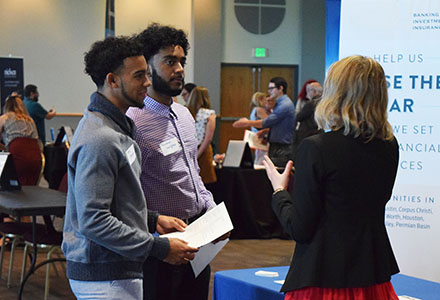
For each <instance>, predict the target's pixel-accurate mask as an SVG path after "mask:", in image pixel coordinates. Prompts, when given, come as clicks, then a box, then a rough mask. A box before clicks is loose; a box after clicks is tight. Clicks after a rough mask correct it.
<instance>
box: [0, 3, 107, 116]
mask: <svg viewBox="0 0 440 300" xmlns="http://www.w3.org/2000/svg"><path fill="white" fill-rule="evenodd" d="M104 13H105V1H96V0H94V1H69V0H33V1H29V0H13V1H11V0H0V20H1V26H0V40H1V42H0V56H7V55H9V54H12V55H13V56H19V57H23V58H24V83H25V85H26V84H29V83H32V84H35V85H37V86H38V89H39V92H40V102H41V104H42V105H43V106H44V107H46V108H47V109H48V108H50V107H51V106H55V108H56V110H57V112H64V113H72V112H80V113H81V112H83V110H84V108H85V107H86V105H87V103H88V102H89V97H90V93H91V92H92V91H93V90H95V87H94V84H93V83H92V81H91V80H90V79H89V77H88V76H86V74H84V71H83V70H84V63H83V54H84V52H86V51H87V50H88V48H89V47H90V45H91V44H92V42H94V41H96V40H98V39H101V38H103V37H104Z"/></svg>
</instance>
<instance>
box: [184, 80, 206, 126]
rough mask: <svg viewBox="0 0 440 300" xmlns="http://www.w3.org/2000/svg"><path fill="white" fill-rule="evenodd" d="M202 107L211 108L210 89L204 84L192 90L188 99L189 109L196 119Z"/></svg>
mask: <svg viewBox="0 0 440 300" xmlns="http://www.w3.org/2000/svg"><path fill="white" fill-rule="evenodd" d="M200 108H211V101H210V100H209V93H208V89H207V88H205V87H203V86H196V87H195V88H193V90H192V91H191V94H190V95H189V99H188V109H189V111H190V112H191V115H192V116H193V118H194V120H195V119H196V115H197V112H198V111H199V109H200Z"/></svg>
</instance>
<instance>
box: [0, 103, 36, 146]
mask: <svg viewBox="0 0 440 300" xmlns="http://www.w3.org/2000/svg"><path fill="white" fill-rule="evenodd" d="M4 112H5V113H4V114H3V115H2V116H0V133H1V137H2V140H3V142H4V144H5V146H6V148H8V146H9V144H10V143H11V142H12V141H13V140H14V139H15V138H17V137H29V138H34V139H38V133H37V128H36V126H35V123H34V121H33V120H32V118H31V117H30V116H29V114H28V113H27V111H26V108H25V107H24V103H23V101H22V100H21V99H20V97H19V96H9V97H8V98H6V102H5V106H4Z"/></svg>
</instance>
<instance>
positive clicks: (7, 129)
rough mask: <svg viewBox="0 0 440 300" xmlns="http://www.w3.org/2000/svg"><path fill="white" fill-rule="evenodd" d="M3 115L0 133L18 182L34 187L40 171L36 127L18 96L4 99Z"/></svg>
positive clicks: (39, 153) (0, 119)
mask: <svg viewBox="0 0 440 300" xmlns="http://www.w3.org/2000/svg"><path fill="white" fill-rule="evenodd" d="M4 111H5V114H4V115H2V116H0V132H1V135H2V138H3V142H4V143H5V145H6V148H7V150H8V151H9V152H10V153H11V155H12V157H13V159H14V164H15V169H16V171H17V175H18V180H19V181H20V184H22V185H35V184H37V182H38V178H39V175H40V170H41V152H40V151H41V149H42V145H41V142H40V141H39V140H38V133H37V127H36V126H35V123H34V121H33V120H32V118H31V117H30V116H29V115H28V113H27V111H26V108H25V106H24V103H23V101H22V100H21V98H20V97H18V96H9V97H8V98H7V99H6V102H5V107H4Z"/></svg>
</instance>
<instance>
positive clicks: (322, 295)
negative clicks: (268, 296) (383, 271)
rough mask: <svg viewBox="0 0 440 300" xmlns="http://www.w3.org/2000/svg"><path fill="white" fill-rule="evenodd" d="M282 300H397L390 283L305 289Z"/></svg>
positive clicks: (296, 291) (287, 294)
mask: <svg viewBox="0 0 440 300" xmlns="http://www.w3.org/2000/svg"><path fill="white" fill-rule="evenodd" d="M284 300H399V298H398V297H397V295H396V292H395V291H394V288H393V285H392V284H391V282H389V281H388V282H384V283H380V284H376V285H372V286H369V287H362V288H337V289H334V288H319V287H306V288H302V289H298V290H294V291H290V292H287V293H286V296H285V297H284Z"/></svg>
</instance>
